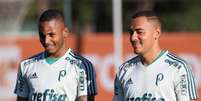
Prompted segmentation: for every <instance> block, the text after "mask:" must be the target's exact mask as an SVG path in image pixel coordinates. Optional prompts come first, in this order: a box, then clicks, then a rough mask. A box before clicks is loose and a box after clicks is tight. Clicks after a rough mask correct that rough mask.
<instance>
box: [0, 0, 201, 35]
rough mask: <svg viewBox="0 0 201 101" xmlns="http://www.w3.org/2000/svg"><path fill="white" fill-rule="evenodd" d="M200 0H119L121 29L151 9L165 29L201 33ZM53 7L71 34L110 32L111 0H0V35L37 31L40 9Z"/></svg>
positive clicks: (166, 30) (26, 33) (27, 33)
mask: <svg viewBox="0 0 201 101" xmlns="http://www.w3.org/2000/svg"><path fill="white" fill-rule="evenodd" d="M200 4H201V1H199V0H122V21H123V31H124V32H126V31H127V29H128V24H129V21H130V19H131V16H132V15H133V13H134V12H136V11H137V10H142V9H153V10H154V11H155V12H156V13H157V14H158V15H159V16H160V17H161V20H162V22H163V31H165V32H200V31H201V27H200V26H201V22H200V18H201V13H200V11H201V6H200ZM48 8H56V9H59V10H61V11H63V13H64V14H65V22H66V25H67V26H68V27H69V28H70V29H71V31H72V32H74V33H82V34H83V33H88V32H112V31H113V27H112V0H1V1H0V13H1V15H0V35H10V34H15V35H31V34H34V33H37V19H38V17H39V16H40V14H41V12H43V11H44V10H45V9H48Z"/></svg>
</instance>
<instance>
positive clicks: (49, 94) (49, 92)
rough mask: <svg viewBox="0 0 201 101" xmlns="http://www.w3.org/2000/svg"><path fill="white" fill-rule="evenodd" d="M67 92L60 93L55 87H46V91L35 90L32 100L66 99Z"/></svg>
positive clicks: (50, 100) (59, 100)
mask: <svg viewBox="0 0 201 101" xmlns="http://www.w3.org/2000/svg"><path fill="white" fill-rule="evenodd" d="M66 99H67V95H66V94H59V93H56V92H55V91H54V89H46V90H45V91H44V92H35V93H33V94H32V96H31V101H66Z"/></svg>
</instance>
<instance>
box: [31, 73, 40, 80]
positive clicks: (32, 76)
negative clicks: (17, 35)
mask: <svg viewBox="0 0 201 101" xmlns="http://www.w3.org/2000/svg"><path fill="white" fill-rule="evenodd" d="M36 78H38V75H37V74H36V72H34V73H33V74H32V75H31V76H30V77H29V79H36Z"/></svg>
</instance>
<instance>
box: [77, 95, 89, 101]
mask: <svg viewBox="0 0 201 101" xmlns="http://www.w3.org/2000/svg"><path fill="white" fill-rule="evenodd" d="M76 101H87V96H86V95H84V96H79V97H78V98H77V100H76Z"/></svg>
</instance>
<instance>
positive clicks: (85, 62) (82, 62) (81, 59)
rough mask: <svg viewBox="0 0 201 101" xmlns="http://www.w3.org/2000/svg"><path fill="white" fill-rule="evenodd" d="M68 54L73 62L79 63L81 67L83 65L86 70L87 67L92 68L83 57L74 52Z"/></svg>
mask: <svg viewBox="0 0 201 101" xmlns="http://www.w3.org/2000/svg"><path fill="white" fill-rule="evenodd" d="M69 54H70V55H71V57H72V58H73V60H75V61H77V62H79V63H81V65H83V66H84V67H85V68H87V67H93V66H92V63H91V62H90V61H89V60H88V59H86V58H85V57H83V56H81V55H79V54H78V53H76V52H74V51H71V52H70V53H69Z"/></svg>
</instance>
